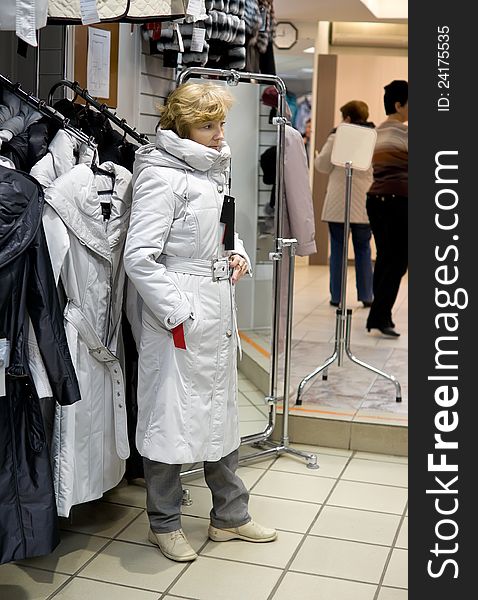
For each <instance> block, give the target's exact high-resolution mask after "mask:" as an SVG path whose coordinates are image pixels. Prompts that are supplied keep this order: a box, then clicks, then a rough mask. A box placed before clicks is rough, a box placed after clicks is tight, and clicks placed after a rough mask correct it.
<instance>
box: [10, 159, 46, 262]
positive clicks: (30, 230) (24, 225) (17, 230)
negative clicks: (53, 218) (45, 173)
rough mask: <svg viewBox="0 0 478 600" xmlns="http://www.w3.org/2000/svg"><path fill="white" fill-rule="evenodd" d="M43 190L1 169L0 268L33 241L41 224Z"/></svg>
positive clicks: (27, 177) (28, 179) (24, 175)
mask: <svg viewBox="0 0 478 600" xmlns="http://www.w3.org/2000/svg"><path fill="white" fill-rule="evenodd" d="M42 209H43V191H42V189H41V187H40V186H39V185H38V183H37V182H36V181H35V179H33V177H31V176H30V175H28V174H27V173H22V172H20V171H14V170H13V169H8V168H6V167H2V166H0V267H4V266H5V265H6V264H8V263H9V262H11V261H12V260H13V259H15V258H16V257H17V256H18V255H19V254H21V253H22V252H23V251H24V250H25V249H26V248H28V246H29V244H30V243H31V242H32V240H33V239H34V237H35V236H36V234H37V231H38V228H39V227H40V223H41V216H42Z"/></svg>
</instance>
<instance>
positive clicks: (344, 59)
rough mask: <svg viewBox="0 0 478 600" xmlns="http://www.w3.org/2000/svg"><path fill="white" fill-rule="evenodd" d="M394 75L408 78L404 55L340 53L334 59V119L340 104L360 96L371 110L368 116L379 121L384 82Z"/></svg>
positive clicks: (339, 114) (393, 77) (337, 116)
mask: <svg viewBox="0 0 478 600" xmlns="http://www.w3.org/2000/svg"><path fill="white" fill-rule="evenodd" d="M393 79H406V80H408V58H407V57H406V56H382V55H380V54H378V52H377V54H370V55H360V54H341V55H339V57H338V60H337V87H336V91H335V94H336V110H335V113H336V115H335V116H336V123H340V121H341V120H342V115H341V113H340V110H339V109H340V107H341V106H343V105H344V104H345V103H346V102H348V101H349V100H363V101H364V102H366V103H367V104H368V107H369V110H370V117H369V119H370V120H371V121H373V122H374V123H375V124H376V125H379V124H380V123H381V122H382V121H383V120H384V119H385V116H386V115H385V110H384V108H383V86H384V85H386V84H387V83H390V81H392V80H393Z"/></svg>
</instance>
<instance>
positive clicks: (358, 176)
mask: <svg viewBox="0 0 478 600" xmlns="http://www.w3.org/2000/svg"><path fill="white" fill-rule="evenodd" d="M340 112H341V113H342V118H343V122H344V123H353V124H354V125H362V126H365V127H374V124H373V123H370V122H368V121H367V119H368V114H369V113H368V106H367V104H366V103H365V102H362V101H361V100H351V101H350V102H347V103H346V104H344V105H343V106H342V107H341V108H340ZM334 140H335V130H333V131H332V133H331V134H330V135H329V137H328V138H327V141H326V142H325V144H324V146H323V147H322V150H321V151H320V153H319V154H318V155H317V157H316V158H315V163H314V164H315V168H316V169H317V170H318V171H320V172H321V173H327V174H328V175H329V182H328V185H327V193H326V195H325V201H324V207H323V209H322V221H326V222H328V224H329V234H330V304H331V305H332V306H338V305H339V303H340V296H341V288H342V254H343V244H344V212H345V169H344V168H343V167H336V166H334V165H333V164H332V162H331V155H332V148H333V145H334ZM372 181H373V172H372V167H370V168H369V169H368V170H367V171H356V172H355V173H354V177H353V184H352V198H351V206H350V230H351V232H352V242H353V246H354V254H355V281H356V286H357V296H358V299H359V301H362V303H363V305H364V306H365V307H367V306H371V304H372V300H373V289H372V283H373V268H372V253H371V249H370V240H371V237H372V230H371V228H370V223H369V220H368V216H367V210H366V208H365V202H366V199H367V192H368V190H369V189H370V186H371V185H372Z"/></svg>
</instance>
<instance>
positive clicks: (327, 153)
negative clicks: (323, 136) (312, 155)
mask: <svg viewBox="0 0 478 600" xmlns="http://www.w3.org/2000/svg"><path fill="white" fill-rule="evenodd" d="M334 140H335V133H331V134H330V135H329V137H328V138H327V140H326V142H325V144H324V145H323V146H322V150H321V151H320V152H319V154H318V155H317V157H316V159H315V161H314V167H315V168H316V169H317V171H319V172H320V173H326V174H329V173H330V172H331V171H332V169H333V168H334V165H333V164H332V162H331V160H330V159H331V156H332V148H333V147H334Z"/></svg>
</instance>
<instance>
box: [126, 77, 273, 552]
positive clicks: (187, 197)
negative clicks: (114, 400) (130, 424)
mask: <svg viewBox="0 0 478 600" xmlns="http://www.w3.org/2000/svg"><path fill="white" fill-rule="evenodd" d="M231 104H232V97H231V96H230V95H229V93H228V92H227V91H226V89H225V88H222V87H219V86H217V85H212V84H208V83H192V84H185V85H182V86H179V87H178V88H177V89H176V90H175V91H174V92H173V93H172V94H171V95H170V96H169V98H168V100H167V102H166V105H165V106H164V107H162V109H161V117H160V122H159V128H158V132H157V137H156V144H149V145H146V146H143V147H142V148H140V149H139V150H138V151H137V153H136V160H135V165H134V173H133V206H132V212H131V221H130V227H129V232H128V237H127V240H126V248H125V256H124V262H125V267H126V272H127V274H128V276H129V277H130V279H131V281H132V282H133V284H134V286H135V287H136V289H137V291H138V293H139V294H140V296H141V297H142V299H143V301H144V304H143V309H142V331H141V341H140V350H139V373H138V426H137V433H136V444H137V447H138V451H139V453H140V454H141V455H142V456H143V460H144V471H145V480H146V487H147V509H148V515H149V519H150V525H151V529H150V532H149V540H150V541H151V542H152V543H153V544H155V545H157V546H159V548H160V549H161V551H162V552H163V554H164V555H165V556H167V557H168V558H171V559H172V560H177V561H190V560H194V559H195V558H196V557H197V555H196V553H195V551H194V550H193V549H192V547H191V546H190V545H189V543H188V541H187V539H186V538H185V536H184V533H183V531H182V529H181V520H180V510H181V501H182V487H181V481H180V471H181V465H182V464H183V463H194V462H199V461H202V462H204V473H205V478H206V483H207V485H208V486H209V488H210V490H211V492H212V498H213V508H212V510H211V514H210V521H211V522H210V526H209V531H208V535H209V537H210V538H211V539H213V540H215V541H226V540H230V539H235V538H239V539H242V540H246V541H251V542H268V541H272V540H274V539H275V538H276V537H277V533H276V531H275V530H274V529H268V528H265V527H262V526H261V525H259V524H257V523H255V522H254V521H252V519H251V517H250V516H249V514H248V499H249V495H248V492H247V490H246V488H245V486H244V484H243V482H242V481H241V480H240V478H239V477H238V476H237V475H236V473H235V471H236V469H237V466H238V455H239V450H238V447H239V444H240V436H239V419H238V408H237V369H236V351H237V343H238V332H237V325H236V315H235V301H234V284H235V283H237V281H238V280H239V279H240V278H241V277H242V276H243V275H245V274H246V273H247V272H248V271H249V270H250V262H249V258H248V256H247V254H246V252H245V250H244V247H243V245H242V242H241V240H240V239H239V238H238V236H237V234H234V235H233V236H232V249H230V250H225V246H224V244H223V239H224V235H225V234H226V236H227V235H228V234H229V232H228V231H225V230H224V229H225V228H227V226H228V225H227V223H226V225H224V224H223V223H221V220H222V221H224V220H226V221H227V219H224V215H223V218H222V219H221V215H222V214H223V211H222V208H223V203H224V196H225V193H226V191H227V186H228V173H229V169H230V151H229V147H228V145H227V144H226V143H225V141H224V129H223V128H224V119H225V117H226V114H227V112H228V110H229V108H230V106H231ZM230 238H231V236H230Z"/></svg>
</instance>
